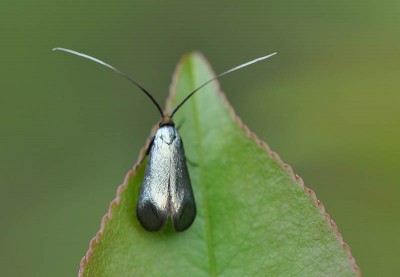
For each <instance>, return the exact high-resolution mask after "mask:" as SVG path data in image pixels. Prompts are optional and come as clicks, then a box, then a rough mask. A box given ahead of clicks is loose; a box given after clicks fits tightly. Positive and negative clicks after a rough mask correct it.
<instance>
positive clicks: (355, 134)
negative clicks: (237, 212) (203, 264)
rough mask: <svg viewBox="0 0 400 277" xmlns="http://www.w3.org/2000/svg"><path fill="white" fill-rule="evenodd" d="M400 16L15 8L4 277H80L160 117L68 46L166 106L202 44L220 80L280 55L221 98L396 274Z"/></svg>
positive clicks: (292, 6) (98, 5)
mask: <svg viewBox="0 0 400 277" xmlns="http://www.w3.org/2000/svg"><path fill="white" fill-rule="evenodd" d="M399 11H400V7H399V3H398V1H397V2H396V1H383V2H382V1H381V2H376V1H375V2H374V1H364V2H362V3H361V2H359V1H331V2H326V1H325V2H321V1H316V0H313V1H301V2H298V1H291V2H282V1H276V2H265V1H264V2H260V1H258V2H248V1H247V2H240V3H239V2H238V3H233V2H232V1H218V3H216V2H215V1H206V2H204V1H202V2H199V3H197V4H194V3H190V2H186V1H180V2H171V1H170V2H165V3H164V2H162V1H134V2H132V1H119V2H115V1H114V2H113V1H68V2H57V1H47V0H46V1H39V2H38V1H26V0H23V1H8V0H6V1H3V2H2V5H1V9H0V34H1V41H2V43H1V51H0V62H1V67H0V76H1V81H0V93H1V101H0V124H1V125H0V126H1V136H0V138H1V143H0V153H1V155H0V169H1V170H0V190H1V193H0V203H1V222H2V225H1V236H0V242H1V245H2V247H1V250H0V253H1V258H2V259H1V260H2V261H3V263H2V272H3V274H4V275H7V276H71V275H74V274H76V272H77V270H78V264H79V261H80V259H81V257H82V256H83V255H84V253H85V251H86V249H87V247H88V242H89V240H90V239H91V238H92V237H93V235H94V234H95V233H96V232H97V230H98V229H99V222H100V219H101V217H102V215H103V214H104V213H105V212H106V207H107V206H108V203H109V202H110V201H111V200H112V199H113V198H114V195H115V190H116V188H117V186H118V185H119V184H120V183H121V182H122V181H123V177H124V175H125V173H126V172H127V171H128V169H129V168H130V167H131V166H132V165H133V164H134V162H135V161H136V157H137V154H138V152H139V149H140V148H141V147H142V145H143V144H144V141H145V138H146V137H147V136H148V134H149V132H150V128H151V126H153V124H154V123H155V122H156V121H157V120H158V114H157V111H156V110H155V109H154V107H153V106H152V105H151V103H149V101H148V100H147V99H146V98H145V96H143V95H141V94H140V93H139V92H138V91H137V90H136V89H135V88H133V87H132V86H131V85H130V84H129V83H128V82H126V81H124V80H122V79H121V78H120V77H118V76H116V75H115V74H113V73H112V72H109V71H107V70H105V69H104V68H101V67H99V66H97V65H94V64H93V63H89V62H87V61H83V60H79V59H77V58H75V57H71V56H67V55H56V54H54V53H52V52H51V48H53V47H55V46H63V47H68V48H72V49H75V50H79V51H83V52H86V53H88V54H92V55H94V56H96V57H99V58H102V59H104V60H106V61H108V62H110V63H112V64H113V65H115V66H117V67H118V68H120V69H123V70H124V71H127V73H129V74H130V75H132V76H134V78H135V79H136V80H138V81H139V82H140V83H141V84H143V86H145V87H146V88H147V89H148V90H149V91H151V92H154V94H155V96H156V98H157V99H159V100H160V101H162V99H164V98H165V97H166V95H167V89H168V86H169V84H170V82H171V73H172V72H173V69H174V67H175V65H176V61H177V60H178V59H179V57H180V56H181V55H182V53H184V52H185V51H188V50H193V49H197V50H200V51H202V52H203V53H204V54H205V55H206V56H207V58H208V59H209V61H210V62H211V63H212V64H213V67H214V69H215V70H216V71H218V72H220V71H222V70H225V69H227V68H229V67H231V66H233V65H236V64H239V63H241V62H244V61H246V60H249V59H251V58H254V57H257V56H261V55H263V54H266V53H269V52H272V51H278V56H276V57H275V58H274V59H271V60H269V61H268V66H264V65H262V64H258V65H255V66H253V67H251V68H248V69H246V70H243V71H241V72H237V73H234V74H233V75H230V76H227V77H224V78H223V79H222V80H221V86H222V89H223V90H224V91H226V92H229V94H228V95H227V97H228V98H229V100H230V102H231V104H232V105H233V107H234V108H235V109H236V112H237V113H238V114H239V115H240V116H241V117H242V119H243V120H244V122H245V123H246V124H247V125H249V127H250V128H251V129H252V130H253V131H255V132H256V133H257V134H258V135H259V137H260V138H262V139H263V140H265V141H267V142H268V144H269V145H270V146H271V148H272V149H273V150H275V151H277V152H278V153H279V154H280V155H281V157H282V158H283V160H284V161H285V162H287V163H289V164H291V165H292V166H293V167H294V169H295V171H296V173H298V174H300V175H301V176H302V177H303V179H304V180H305V183H306V184H307V186H309V187H311V188H312V189H314V190H315V192H316V193H317V195H318V198H319V199H320V200H322V201H323V203H324V204H325V206H326V208H327V211H328V212H329V214H330V215H331V216H332V218H333V219H334V220H335V221H336V222H337V224H338V226H339V230H340V231H341V233H342V235H343V237H344V240H345V241H346V242H348V243H349V244H350V245H351V248H352V253H353V255H354V257H355V258H356V260H357V264H358V265H359V266H360V267H361V269H362V270H363V272H364V273H365V274H366V275H370V276H390V275H394V274H395V273H397V270H396V269H395V263H396V262H397V260H398V254H397V249H399V247H400V241H399V239H398V236H397V234H398V233H399V232H400V226H399V225H400V223H399V222H398V221H397V220H395V218H397V217H398V213H399V211H400V201H398V199H397V197H398V195H399V193H400V188H399V186H398V179H397V175H398V168H399V161H398V158H397V157H399V156H400V144H399V143H398V141H399V139H400V129H399V128H398V125H399V119H400V109H398V103H399V102H400V94H399V93H398V92H399V91H400V80H399V78H398V76H400V67H399V60H400V57H399V51H398V49H400V37H399V36H398V34H399V33H400V17H399V16H398V14H399ZM204 112H206V111H204ZM183 124H184V123H183ZM22 264H23V266H22Z"/></svg>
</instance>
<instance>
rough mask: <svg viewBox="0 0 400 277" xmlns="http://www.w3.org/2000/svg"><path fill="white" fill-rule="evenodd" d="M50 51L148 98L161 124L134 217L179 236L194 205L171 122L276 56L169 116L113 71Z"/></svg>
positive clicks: (179, 141) (189, 221)
mask: <svg viewBox="0 0 400 277" xmlns="http://www.w3.org/2000/svg"><path fill="white" fill-rule="evenodd" d="M53 51H63V52H67V53H70V54H74V55H77V56H80V57H83V58H86V59H89V60H91V61H94V62H96V63H99V64H101V65H103V66H106V67H108V68H109V69H111V70H113V71H115V72H117V73H118V74H119V75H121V76H123V77H124V78H126V79H127V80H128V81H130V82H131V83H133V84H134V85H135V86H136V87H138V88H139V89H140V90H141V91H142V92H143V93H144V94H146V95H147V96H148V97H149V98H150V100H151V101H152V102H153V104H154V105H155V106H156V108H157V109H158V111H159V112H160V115H161V120H160V122H159V128H158V130H157V131H156V133H155V135H154V137H153V138H152V140H151V143H150V145H149V147H148V150H147V155H148V161H147V165H146V170H145V174H144V179H143V183H142V186H141V188H140V193H139V199H138V202H137V206H136V216H137V218H138V220H139V222H140V224H141V225H142V227H143V228H144V229H146V230H147V231H159V230H161V229H162V228H163V227H164V226H165V224H166V223H167V221H168V219H169V218H170V219H171V220H172V224H173V227H174V229H175V230H176V231H178V232H181V231H184V230H186V229H187V228H189V227H190V226H191V225H192V223H193V221H194V219H195V217H196V204H195V199H194V195H193V190H192V185H191V183H190V177H189V171H188V168H187V165H186V159H185V151H184V148H183V143H182V139H181V137H180V135H179V132H178V129H177V128H176V127H175V124H174V122H173V120H172V118H173V116H174V115H175V113H176V112H177V111H178V110H179V109H180V108H181V107H182V106H183V104H184V103H186V101H187V100H189V98H190V97H192V96H193V95H194V94H195V93H196V92H197V91H199V90H200V89H201V88H203V87H204V86H206V85H207V84H209V83H211V82H212V81H214V80H216V79H218V78H220V77H222V76H224V75H226V74H229V73H231V72H234V71H236V70H238V69H241V68H244V67H246V66H248V65H251V64H254V63H256V62H259V61H262V60H265V59H267V58H269V57H271V56H273V55H275V54H276V52H275V53H272V54H269V55H266V56H263V57H260V58H257V59H254V60H251V61H249V62H246V63H243V64H241V65H238V66H236V67H233V68H231V69H229V70H227V71H224V72H222V73H220V74H218V75H217V76H215V77H214V78H211V79H210V80H208V81H207V82H205V83H203V84H202V85H201V86H199V87H198V88H196V89H195V90H193V91H192V92H190V93H189V94H188V95H187V96H186V97H185V98H184V99H183V100H182V101H181V102H180V103H179V104H178V105H177V106H176V107H175V109H174V110H173V111H172V113H171V114H170V115H169V114H168V113H165V112H164V111H163V110H162V108H161V106H160V104H159V103H158V102H157V101H156V100H155V98H154V97H153V96H152V95H151V94H150V93H149V92H148V91H147V90H146V89H144V88H143V87H142V86H141V85H140V84H139V83H137V82H136V81H134V80H133V79H132V78H130V77H129V76H128V75H127V74H125V73H123V72H122V71H120V70H118V69H117V68H115V67H113V66H111V65H109V64H107V63H105V62H103V61H101V60H99V59H96V58H94V57H92V56H89V55H86V54H83V53H80V52H77V51H74V50H70V49H66V48H60V47H57V48H54V49H53Z"/></svg>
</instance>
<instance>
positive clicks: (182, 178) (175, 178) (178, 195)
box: [170, 131, 196, 231]
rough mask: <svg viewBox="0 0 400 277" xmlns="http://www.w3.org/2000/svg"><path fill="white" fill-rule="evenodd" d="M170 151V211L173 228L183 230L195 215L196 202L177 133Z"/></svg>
mask: <svg viewBox="0 0 400 277" xmlns="http://www.w3.org/2000/svg"><path fill="white" fill-rule="evenodd" d="M176 132H177V131H176ZM172 151H173V152H174V153H173V155H172V157H173V159H172V160H171V163H172V167H171V169H172V170H171V172H170V174H171V175H170V196H171V198H170V209H171V211H170V212H171V217H172V221H173V224H174V228H175V230H176V231H184V230H186V229H187V228H189V227H190V225H192V223H193V221H194V219H195V217H196V204H195V200H194V195H193V190H192V185H191V183H190V177H189V171H188V169H187V165H186V159H185V153H184V149H183V144H182V140H181V138H180V137H179V135H177V138H176V139H175V141H174V143H173V147H172Z"/></svg>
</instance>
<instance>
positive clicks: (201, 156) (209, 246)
mask: <svg viewBox="0 0 400 277" xmlns="http://www.w3.org/2000/svg"><path fill="white" fill-rule="evenodd" d="M189 68H190V75H189V76H191V78H190V81H191V85H192V88H193V89H196V87H197V86H196V80H195V78H196V75H195V72H194V71H195V70H194V66H193V60H190V67H189ZM193 98H194V99H192V108H193V113H192V114H193V121H194V130H195V134H196V137H197V138H199V139H198V140H197V152H198V155H199V161H198V163H199V168H200V170H199V179H200V184H201V193H202V199H203V201H202V205H203V209H204V230H205V232H206V238H207V253H208V261H209V265H210V276H217V264H216V258H215V251H214V247H213V245H214V244H213V238H212V232H211V220H210V211H209V206H208V193H207V187H206V186H205V185H204V179H205V178H204V173H205V171H204V152H203V143H202V140H201V138H202V130H201V128H200V118H199V112H198V104H197V99H196V97H193Z"/></svg>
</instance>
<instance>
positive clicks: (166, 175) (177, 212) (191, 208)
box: [136, 124, 196, 231]
mask: <svg viewBox="0 0 400 277" xmlns="http://www.w3.org/2000/svg"><path fill="white" fill-rule="evenodd" d="M148 153H149V156H148V161H147V165H146V172H145V175H144V179H143V183H142V186H141V189H140V194H139V200H138V205H137V209H136V214H137V217H138V219H139V221H140V223H141V224H142V226H143V227H144V228H145V229H146V230H148V231H158V230H160V229H161V228H162V227H163V226H164V225H165V223H166V222H167V220H168V218H171V219H172V222H173V226H174V228H175V230H176V231H184V230H185V229H187V228H188V227H189V226H190V225H191V224H192V223H193V220H194V218H195V216H196V205H195V200H194V196H193V191H192V186H191V183H190V178H189V172H188V169H187V166H186V160H185V154H184V149H183V144H182V140H181V137H180V136H179V133H178V130H177V129H176V128H175V127H174V126H173V125H169V124H168V125H162V126H161V127H160V128H159V129H158V130H157V132H156V134H155V135H154V138H153V140H152V143H151V144H150V146H149V151H148Z"/></svg>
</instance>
